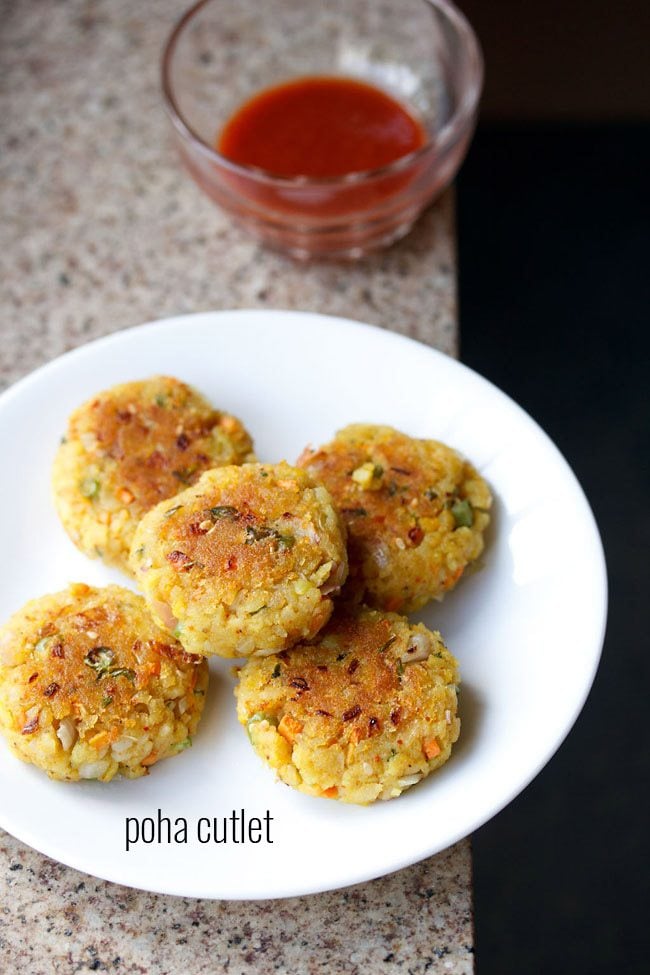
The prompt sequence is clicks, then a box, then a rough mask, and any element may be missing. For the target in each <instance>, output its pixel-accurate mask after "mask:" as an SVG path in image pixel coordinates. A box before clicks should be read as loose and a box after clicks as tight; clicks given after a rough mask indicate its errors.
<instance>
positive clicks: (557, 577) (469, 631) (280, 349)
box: [0, 311, 607, 899]
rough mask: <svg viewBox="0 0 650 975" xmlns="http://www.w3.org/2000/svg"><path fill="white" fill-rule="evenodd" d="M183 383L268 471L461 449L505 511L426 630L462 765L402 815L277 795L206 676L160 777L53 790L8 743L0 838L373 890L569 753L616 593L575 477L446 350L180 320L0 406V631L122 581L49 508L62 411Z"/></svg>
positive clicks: (239, 321)
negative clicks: (385, 433) (197, 717)
mask: <svg viewBox="0 0 650 975" xmlns="http://www.w3.org/2000/svg"><path fill="white" fill-rule="evenodd" d="M157 372H163V373H171V374H172V375H175V376H178V377H179V378H181V379H183V380H186V381H187V382H190V383H192V384H193V385H195V386H197V387H198V388H199V389H200V390H201V391H202V392H203V393H205V394H206V395H207V396H208V397H209V398H210V399H211V400H212V401H213V402H214V403H215V405H217V406H223V407H224V408H226V409H228V410H230V411H232V412H233V413H235V414H237V415H238V416H240V417H241V418H242V419H243V420H244V422H245V423H246V425H247V426H248V428H249V429H250V430H251V432H252V434H253V436H254V438H255V445H256V449H257V451H258V454H259V456H260V458H261V459H262V460H267V461H275V460H280V459H281V458H286V459H288V460H290V461H292V460H294V459H295V458H296V456H297V454H298V453H299V451H300V450H301V449H302V448H303V447H304V446H305V444H306V443H312V444H318V443H321V442H324V441H326V440H328V439H330V437H331V436H332V434H333V433H334V431H335V430H337V429H338V428H339V427H341V426H344V425H346V424H347V423H350V422H353V421H364V420H365V421H369V422H373V423H388V424H391V425H393V426H395V427H398V428H401V429H402V430H405V431H407V432H408V433H410V434H413V435H414V436H419V437H433V438H437V439H440V440H444V441H446V442H448V443H450V444H451V445H453V446H455V447H457V448H458V449H459V450H460V451H462V452H463V453H465V454H466V455H467V456H468V457H469V458H470V459H471V460H473V462H474V463H475V464H476V466H477V467H478V468H479V470H480V471H481V472H482V473H483V474H484V475H485V477H486V478H487V479H488V480H489V482H490V484H491V485H492V488H493V490H494V494H495V497H496V507H495V513H494V524H493V527H492V529H491V531H490V536H489V540H488V547H487V550H486V554H485V558H484V562H485V568H484V569H483V571H480V572H477V573H475V574H473V575H471V576H470V577H469V578H467V579H465V580H463V582H462V584H461V585H460V586H459V587H458V589H457V590H456V591H455V592H453V593H451V594H450V595H449V596H448V597H447V599H446V600H445V602H444V603H443V604H442V605H439V604H434V605H433V607H432V608H430V609H427V610H426V611H424V612H423V613H422V614H421V618H422V619H423V620H424V621H425V622H426V623H427V624H428V625H430V626H435V627H436V628H439V629H440V630H441V631H442V633H443V635H444V636H445V638H446V641H447V643H448V645H449V646H450V648H451V649H452V651H453V652H454V653H455V654H456V655H457V657H458V658H459V660H460V666H461V674H462V678H463V684H462V692H461V697H460V708H461V712H460V713H461V718H462V731H461V738H460V741H459V742H458V744H457V746H456V748H455V750H454V752H453V754H452V758H451V760H450V761H449V763H448V764H447V765H446V766H444V767H443V768H442V769H441V770H440V771H439V772H436V773H435V774H434V775H432V776H430V777H429V778H428V779H426V780H425V781H424V782H423V783H421V784H420V785H418V786H416V787H414V788H413V789H411V790H409V791H408V792H407V793H405V794H404V795H403V796H402V797H401V798H399V799H397V800H394V801H392V802H379V803H376V804H375V805H374V806H370V807H367V808H360V807H355V806H345V805H343V804H341V803H337V802H333V801H328V800H323V799H313V798H310V797H308V796H304V795H301V794H300V793H298V792H295V791H294V790H292V789H289V788H287V787H286V786H284V785H282V784H279V783H277V782H276V781H275V780H274V776H273V774H272V773H271V772H270V771H269V770H268V769H267V768H266V767H265V766H263V765H262V763H261V762H260V760H259V759H258V758H257V757H256V755H255V754H254V753H253V751H252V749H251V748H250V745H249V743H248V741H247V737H246V733H245V731H244V730H243V729H242V728H241V727H240V725H239V724H238V723H237V720H236V717H235V707H234V701H233V696H232V686H233V680H232V678H231V677H230V674H229V666H228V664H227V662H225V661H213V662H212V664H211V668H212V684H211V690H210V694H209V697H208V703H207V706H206V712H205V714H204V717H203V720H202V723H201V726H200V728H199V732H198V735H197V737H196V739H195V743H194V746H193V747H192V748H191V749H190V750H188V751H187V752H184V753H183V754H182V755H180V756H178V757H176V758H173V759H170V760H168V761H165V762H162V763H160V764H159V765H157V766H156V767H155V768H154V769H153V771H152V774H151V775H150V776H148V777H147V778H144V779H138V780H136V781H125V780H114V781H113V782H111V783H109V784H102V783H95V782H84V783H78V784H66V783H57V782H53V781H51V780H49V779H48V778H47V777H46V776H45V775H44V774H43V773H42V772H40V771H38V770H37V769H36V768H33V767H31V766H29V765H24V764H23V763H22V762H20V761H18V760H16V759H15V758H13V757H12V755H11V754H10V752H9V750H8V748H7V746H6V744H5V743H4V740H2V741H1V742H0V781H1V782H2V792H1V798H0V825H1V826H2V827H3V828H4V829H6V830H8V831H9V832H10V833H13V835H14V836H16V837H18V838H19V839H21V840H23V841H24V842H26V843H28V844H29V845H30V846H33V847H35V848H36V849H37V850H41V851H42V852H43V853H46V854H47V855H48V856H50V857H53V858H54V859H56V860H60V861H62V862H63V863H66V864H69V865H71V866H73V867H76V868H77V869H79V870H84V871H86V872H87V873H90V874H94V875H96V876H98V877H102V878H105V879H107V880H113V881H117V882H119V883H122V884H127V885H130V886H133V887H140V888H144V889H146V890H153V891H159V892H162V893H170V894H183V895H187V896H196V897H214V898H232V899H238V898H267V897H284V896H289V895H295V894H305V893H310V892H314V891H323V890H328V889H332V888H336V887H341V886H345V885H347V884H352V883H355V882H357V881H362V880H367V879H370V878H372V877H377V876H380V875H382V874H385V873H389V872H390V871H393V870H397V869H398V868H400V867H404V866H406V865H408V864H411V863H414V862H415V861H417V860H420V859H422V858H423V857H426V856H428V855H430V854H433V853H437V852H438V851H439V850H442V849H444V848H445V847H447V846H449V845H450V844H452V843H454V842H455V841H456V840H459V839H461V838H462V837H464V836H467V835H468V834H469V833H471V832H472V831H473V830H475V829H476V828H477V827H478V826H481V825H482V824H483V823H485V822H486V820H488V819H489V818H490V817H491V816H493V815H494V814H495V813H497V812H498V811H499V810H500V809H502V808H503V806H505V805H506V803H508V802H509V801H510V800H511V799H513V798H514V796H516V795H517V793H519V792H520V791H521V790H522V789H523V788H524V787H525V786H526V785H527V784H528V783H529V782H530V780H531V779H532V778H533V777H534V776H535V775H536V774H537V772H539V770H540V769H541V768H542V766H543V765H544V764H545V763H546V762H547V761H548V760H549V758H550V757H551V755H552V754H553V752H554V751H555V750H556V749H557V748H558V746H559V745H560V743H561V742H562V740H563V739H564V737H565V735H566V734H567V732H568V731H569V729H570V728H571V725H572V724H573V722H574V721H575V719H576V717H577V715H578V713H579V711H580V709H581V708H582V705H583V703H584V701H585V698H586V696H587V693H588V691H589V688H590V686H591V682H592V680H593V677H594V673H595V670H596V667H597V664H598V659H599V655H600V649H601V644H602V639H603V632H604V625H605V615H606V604H607V595H606V576H605V566H604V559H603V553H602V548H601V544H600V539H599V536H598V531H597V528H596V525H595V523H594V519H593V516H592V514H591V511H590V509H589V506H588V504H587V502H586V500H585V497H584V495H583V493H582V491H581V489H580V486H579V485H578V483H577V481H576V479H575V477H574V475H573V474H572V472H571V470H570V469H569V467H568V465H567V464H566V462H565V461H564V459H563V458H562V456H561V455H560V453H559V452H558V450H557V449H556V448H555V447H554V445H553V444H552V443H551V442H550V440H549V439H548V438H547V437H546V435H545V434H544V433H543V432H542V431H541V430H540V428H539V427H538V426H537V425H536V424H535V423H534V422H533V421H532V420H531V419H530V417H528V416H527V415H526V414H525V413H524V412H523V411H522V410H521V409H520V408H519V407H518V406H516V405H515V404H514V403H513V402H512V401H511V400H510V399H508V397H507V396H505V395H504V394H503V393H501V392H500V391H499V390H498V389H496V388H495V387H494V386H492V385H491V384H490V383H488V382H487V381H486V380H485V379H482V378H481V377H480V376H478V375H476V374H475V373H473V372H471V371H470V370H469V369H467V368H465V367H464V366H462V365H460V364H459V363H457V362H455V361H454V360H453V359H450V358H448V357H446V356H444V355H442V354H440V353H438V352H435V351H433V350H431V349H429V348H426V347H424V346H422V345H420V344H418V343H416V342H412V341H410V340H408V339H405V338H402V337H401V336H398V335H395V334H393V333H390V332H385V331H381V330H379V329H376V328H371V327H369V326H366V325H360V324H358V323H356V322H351V321H345V320H343V319H337V318H328V317H324V316H319V315H311V314H302V313H298V312H280V311H266V312H263V311H237V312H218V313H216V312H215V313H206V314H199V315H188V316H183V317H180V318H173V319H168V320H167V321H162V322H157V323H154V324H151V325H145V326H143V327H140V328H135V329H130V330H128V331H124V332H119V333H117V334H115V335H112V336H110V337H108V338H105V339H102V340H100V341H98V342H93V343H91V344H89V345H86V346H84V347H83V348H80V349H77V350H75V351H73V352H71V353H68V354H67V355H65V356H63V357H62V358H60V359H57V360H56V361H54V362H51V363H49V364H48V365H46V366H45V367H43V368H42V369H39V370H38V371H37V372H34V373H33V374H32V375H30V376H28V377H27V378H26V379H23V380H22V381H21V382H19V383H17V384H16V385H15V386H13V387H12V388H11V389H9V390H8V391H7V392H6V393H5V394H4V395H3V396H2V397H0V457H2V459H3V473H2V479H1V487H0V491H1V492H2V494H1V497H2V505H1V507H0V512H1V515H0V519H1V521H0V524H1V526H2V531H1V537H2V559H0V618H1V619H3V620H4V619H6V618H7V617H8V616H9V615H10V613H12V612H13V611H15V610H16V609H18V608H19V607H20V606H21V605H22V604H23V603H24V602H25V601H26V600H27V599H30V598H32V597H34V596H38V595H41V594H44V593H48V592H53V591H55V590H57V589H61V588H62V587H63V586H65V585H66V584H67V583H68V582H69V581H71V580H79V581H85V582H88V583H91V584H99V585H101V584H105V583H107V582H122V583H124V582H125V580H124V579H123V578H122V577H121V576H119V575H118V573H117V572H112V571H109V570H108V569H106V568H105V567H104V566H103V565H102V564H101V563H99V562H91V561H89V560H87V559H86V558H84V556H83V555H81V554H80V553H79V552H77V551H76V549H75V548H74V547H73V546H72V544H71V542H69V541H68V539H67V537H66V536H65V534H64V532H63V529H62V528H61V527H60V525H59V523H58V521H57V518H56V515H55V513H54V509H53V506H52V501H51V497H50V487H49V473H50V465H51V462H52V457H53V455H54V452H55V450H56V448H57V444H58V441H59V437H60V435H61V433H62V431H63V429H64V427H65V424H66V418H67V416H68V414H69V413H70V411H71V410H72V409H73V408H74V407H75V406H77V405H78V404H79V403H81V402H82V401H83V400H85V399H86V398H87V397H90V396H91V395H92V394H93V393H95V392H97V391H98V390H100V389H104V388H106V387H107V386H110V385H111V384H113V383H116V382H123V381H126V380H129V379H137V378H143V377H145V376H149V375H151V374H153V373H157ZM159 809H160V810H161V811H162V814H163V815H165V816H168V817H170V819H171V820H172V822H173V821H174V820H175V819H176V818H179V817H184V818H185V819H186V820H187V822H188V834H189V835H188V842H187V844H185V845H173V844H172V845H168V844H167V843H161V844H160V845H159V844H157V843H155V842H154V843H153V844H151V845H142V844H140V845H136V846H134V847H132V848H131V850H130V851H129V852H128V853H127V852H126V851H125V821H126V818H127V817H137V818H139V819H143V818H144V817H154V818H155V817H156V816H157V810H159ZM242 809H243V810H245V813H246V815H247V816H248V817H253V816H256V817H260V818H262V817H264V816H265V814H266V812H267V811H268V812H269V813H270V815H271V816H272V821H271V839H272V840H273V842H272V843H267V842H264V841H263V842H260V843H259V844H257V845H252V844H249V843H244V844H242V843H238V844H235V843H232V842H229V843H228V844H226V845H217V844H214V843H208V844H203V845H202V844H201V843H199V842H198V839H197V838H196V836H195V833H194V831H195V829H196V824H197V820H198V819H199V818H200V817H207V818H208V819H211V818H212V817H214V816H217V817H223V816H224V815H225V816H231V815H232V813H233V810H237V811H239V810H242Z"/></svg>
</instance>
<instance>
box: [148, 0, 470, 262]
mask: <svg viewBox="0 0 650 975" xmlns="http://www.w3.org/2000/svg"><path fill="white" fill-rule="evenodd" d="M308 75H309V76H313V75H326V76H332V75H336V76H342V77H351V78H358V79H360V80H362V81H366V82H368V83H370V84H374V85H376V86H378V87H380V88H382V89H384V90H385V91H387V92H388V93H389V94H391V95H393V96H394V97H395V98H397V99H398V100H399V101H400V102H402V103H403V104H405V105H406V106H407V107H410V108H411V109H412V111H413V112H414V114H416V115H417V116H418V117H419V119H420V121H421V122H422V123H423V125H424V127H425V130H426V132H427V142H426V143H425V145H423V146H422V147H420V148H419V149H417V150H416V151H415V152H412V153H411V154H410V155H408V156H403V157H402V158H400V159H398V160H396V161H395V162H394V163H391V164H390V165H387V166H384V167H382V168H381V169H375V170H370V171H367V172H353V173H349V174H347V175H345V176H340V177H334V178H318V179H312V178H307V177H295V178H287V177H282V176H278V175H275V174H273V173H269V172H265V171H263V170H260V169H257V168H255V167H252V166H245V165H239V164H237V163H233V162H231V161H230V160H228V159H226V158H225V157H224V156H222V155H221V154H220V153H219V152H217V150H216V149H215V144H216V141H217V137H218V134H219V132H220V131H221V129H222V127H223V125H224V124H225V122H226V121H227V120H228V119H229V118H230V116H231V115H232V114H233V113H234V112H235V111H236V110H237V109H238V108H239V107H240V106H241V104H242V103H243V102H245V101H247V100H248V99H250V98H251V97H252V96H253V95H255V94H256V93H257V92H259V91H260V90H261V89H263V88H267V87H270V86H271V85H276V84H279V83H281V82H283V81H287V80H289V79H291V78H296V77H302V76H308ZM482 78H483V63H482V58H481V52H480V49H479V46H478V43H477V40H476V37H475V35H474V32H473V31H472V28H471V27H470V25H469V24H468V23H467V21H466V19H465V18H464V17H463V15H462V14H461V13H460V12H459V11H458V10H457V9H456V8H455V7H454V6H453V5H452V4H451V3H449V2H447V0H328V2H327V4H325V3H323V0H262V2H260V0H201V2H200V3H197V4H196V5H195V6H194V7H192V8H191V9H190V10H188V12H187V13H186V14H185V15H184V16H183V17H182V18H181V20H180V21H179V23H178V24H177V26H176V27H175V29H174V30H173V32H172V34H171V36H170V38H169V41H168V42H167V45H166V47H165V51H164V55H163V62H162V87H163V93H164V98H165V103H166V107H167V111H168V114H169V117H170V118H171V121H172V124H173V130H174V134H175V138H176V142H177V145H178V148H179V150H180V153H181V156H182V159H183V161H184V163H185V165H186V166H187V168H188V170H189V172H190V173H191V175H192V176H193V178H194V179H195V180H196V182H197V183H198V185H199V186H200V187H201V188H202V189H203V190H204V191H205V192H206V193H207V195H208V196H209V197H210V198H211V199H212V200H214V202H215V203H217V204H219V206H221V207H223V209H224V210H227V211H228V212H229V213H230V214H232V216H233V217H234V218H235V219H236V220H237V221H238V222H239V223H240V224H242V226H244V227H246V228H247V229H248V230H249V231H251V232H252V233H253V234H254V235H255V236H256V237H257V238H258V239H259V240H261V241H263V242H264V243H265V244H268V245H270V246H272V247H276V248H280V249H282V250H286V251H289V252H290V253H291V254H293V255H294V256H295V257H299V258H309V257H317V256H334V257H347V258H357V257H361V256H362V255H363V254H365V253H366V252H368V251H369V250H372V249H374V248H377V247H383V246H385V245H387V244H390V243H391V242H392V241H394V240H397V239H398V238H400V237H402V236H404V234H406V233H407V232H408V231H409V230H410V228H411V227H412V225H413V223H414V221H415V220H416V219H417V217H418V215H419V214H420V213H421V212H422V210H423V209H424V208H425V207H426V206H427V205H428V204H429V203H430V202H431V201H432V200H433V199H434V198H435V197H436V196H438V195H439V194H440V193H441V191H442V190H443V189H444V188H445V187H446V186H447V185H448V184H449V183H450V182H451V180H452V179H453V177H454V175H455V173H456V170H457V169H458V167H459V165H460V163H461V162H462V160H463V157H464V155H465V152H466V151H467V146H468V143H469V140H470V137H471V135H472V131H473V128H474V123H475V116H476V109H477V104H478V100H479V96H480V93H481V85H482Z"/></svg>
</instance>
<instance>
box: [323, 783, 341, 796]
mask: <svg viewBox="0 0 650 975" xmlns="http://www.w3.org/2000/svg"><path fill="white" fill-rule="evenodd" d="M338 794H339V790H338V789H337V788H336V786H335V785H331V786H330V787H329V789H323V791H322V792H321V795H322V796H325V798H326V799H336V797H337V796H338Z"/></svg>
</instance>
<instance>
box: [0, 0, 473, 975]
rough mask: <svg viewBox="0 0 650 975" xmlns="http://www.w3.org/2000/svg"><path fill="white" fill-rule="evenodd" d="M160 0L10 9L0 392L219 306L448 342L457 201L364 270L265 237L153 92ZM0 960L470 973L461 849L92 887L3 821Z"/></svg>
mask: <svg viewBox="0 0 650 975" xmlns="http://www.w3.org/2000/svg"><path fill="white" fill-rule="evenodd" d="M181 7H182V5H180V6H179V4H178V3H174V2H172V0H158V2H157V3H154V2H153V0H142V2H141V3H139V4H137V5H134V4H132V3H130V2H127V0H103V2H102V0H86V2H84V0H67V2H66V3H60V2H57V0H41V2H39V3H31V4H7V5H6V6H5V10H4V12H3V30H2V36H1V39H0V45H1V48H2V50H1V53H0V63H1V64H2V66H3V67H2V70H3V74H4V80H5V84H4V86H3V92H4V93H3V95H2V96H1V100H0V111H1V113H2V118H3V126H2V133H1V135H0V140H1V142H0V145H1V147H2V153H1V155H0V188H1V189H0V196H1V203H2V213H3V220H2V222H1V223H0V239H1V243H2V246H1V247H0V278H1V280H2V290H1V292H0V309H1V312H2V314H1V315H0V338H1V341H0V385H1V386H2V387H5V386H7V385H9V384H10V383H12V382H14V381H15V380H17V379H18V378H19V377H20V376H22V375H24V374H26V373H27V372H30V371H31V370H32V369H34V368H36V367H37V366H39V365H41V364H42V363H44V362H46V361H48V360H49V359H51V358H53V357H54V356H57V355H59V354H60V353H62V352H64V351H66V350H67V349H70V348H73V347H74V346H77V345H80V344H82V343H84V342H87V341H89V340H91V339H94V338H96V337H98V336H100V335H104V334H107V333H109V332H113V331H116V330H118V329H121V328H123V327H126V326H129V325H135V324H138V323H140V322H144V321H149V320H152V319H156V318H162V317H165V316H167V315H174V314H180V313H185V312H191V311H200V310H205V309H217V308H239V307H248V308H252V307H260V308H299V309H304V310H312V311H319V312H325V313H331V314H339V315H344V316H348V317H353V318H358V319H360V320H363V321H368V322H372V323H374V324H377V325H380V326H382V327H384V328H390V329H395V330H396V331H400V332H403V333H405V334H407V335H411V336H413V337H415V338H418V339H420V340H422V341H425V342H429V343H430V344H432V345H435V346H436V347H437V348H439V349H442V350H443V351H445V352H448V353H451V354H453V353H455V351H456V342H457V329H456V306H455V300H456V299H455V254H454V235H453V200H452V198H451V196H450V195H449V194H448V195H447V196H446V197H444V198H443V199H442V200H441V201H440V202H439V203H438V204H437V205H436V206H435V207H434V208H432V209H430V210H429V211H428V212H427V213H426V214H425V216H424V217H423V218H422V219H421V220H420V222H419V223H418V225H417V226H416V228H415V230H414V231H413V232H412V233H411V235H410V236H409V237H407V238H406V239H405V240H404V241H402V242H401V243H400V244H398V245H396V246H395V247H393V248H392V249H390V250H388V251H386V252H384V253H380V254H377V255H376V256H373V257H370V258H368V259H366V260H364V261H362V262H360V263H358V264H356V265H349V266H346V265H337V264H330V265H323V264H321V265H317V264H314V265H306V266H300V265H298V264H295V263H292V262H291V261H290V260H288V259H286V258H284V257H282V256H280V255H277V254H272V253H269V252H268V251H264V250H262V249H260V248H259V247H258V246H257V244H256V243H255V242H253V241H252V240H250V239H249V238H248V237H246V236H244V234H243V233H242V232H240V231H239V230H238V229H236V228H234V227H233V226H232V225H231V224H230V223H229V221H228V219H227V218H226V217H225V216H224V215H222V214H221V213H220V212H219V211H218V210H217V209H215V208H214V207H213V205H212V204H211V203H210V202H209V201H207V200H206V199H205V198H204V197H202V196H201V194H200V192H199V191H198V189H196V187H195V186H194V185H193V184H192V182H191V181H190V180H189V179H188V178H187V177H186V176H185V174H184V173H183V172H182V171H181V170H180V169H179V167H178V165H177V161H176V158H175V156H174V153H173V150H172V147H171V142H170V140H169V133H168V131H167V123H166V119H165V117H164V115H163V111H162V108H161V103H160V97H159V92H158V58H159V53H160V50H161V47H162V43H163V40H164V38H165V36H166V34H167V33H168V31H169V29H170V27H171V25H172V23H173V21H174V20H175V18H176V17H177V16H178V14H179V13H180V12H181ZM0 891H1V892H2V897H1V900H0V970H1V971H14V970H19V971H21V972H22V973H24V975H41V973H42V975H49V973H52V972H55V973H62V975H67V973H78V972H86V971H105V972H113V973H115V975H127V973H139V972H143V973H144V972H146V973H149V972H151V973H155V975H164V973H181V972H182V973H184V975H200V973H213V972H217V971H219V972H221V971H224V972H225V971H228V972H229V973H232V975H237V973H240V972H241V973H257V972H260V973H262V972H263V973H266V972H269V971H276V972H280V973H285V972H286V973H291V975H310V973H317V972H327V973H331V975H337V973H346V975H354V973H357V972H358V973H361V972H366V971H371V972H381V973H386V975H392V973H398V972H400V973H405V975H406V973H410V975H420V973H424V972H451V973H458V975H460V973H471V972H472V971H473V961H472V959H473V944H472V938H473V933H472V914H471V858H470V848H469V841H464V842H462V843H459V844H457V845H456V846H454V847H452V848H451V849H449V850H447V851H445V852H444V853H441V854H439V855H438V856H436V857H433V858H431V859H428V860H426V861H424V862H422V863H420V864H418V865H416V866H413V867H410V868H408V869H406V870H402V871H400V872H398V873H396V874H392V875H390V876H388V877H385V878H383V879H381V880H377V881H373V882H370V883H367V884H361V885H359V886H356V887H351V888H348V889H346V890H343V891H338V892H332V893H326V894H320V895H313V896H310V897H305V898H294V899H289V900H283V901H274V902H213V901H196V900H190V899H184V898H175V897H170V896H162V895H156V894H151V893H145V892H141V891H136V890H130V889H127V888H124V887H120V886H118V885H115V884H111V883H106V882H104V881H98V880H95V879H92V878H89V877H87V876H85V875H83V874H80V873H78V872H76V871H75V870H72V869H70V868H68V867H65V866H62V865H61V864H58V863H55V862H53V861H52V860H49V859H48V858H46V857H44V856H42V855H41V854H39V853H36V852H34V851H33V850H30V849H29V848H27V847H26V846H24V845H23V844H22V843H19V842H18V841H17V840H15V839H13V838H12V837H10V836H9V835H7V834H6V833H3V832H1V831H0Z"/></svg>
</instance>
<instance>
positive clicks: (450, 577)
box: [443, 565, 465, 589]
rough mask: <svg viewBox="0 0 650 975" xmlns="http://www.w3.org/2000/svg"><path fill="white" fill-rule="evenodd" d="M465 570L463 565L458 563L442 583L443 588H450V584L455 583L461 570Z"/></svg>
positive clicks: (460, 574) (461, 572)
mask: <svg viewBox="0 0 650 975" xmlns="http://www.w3.org/2000/svg"><path fill="white" fill-rule="evenodd" d="M464 571H465V566H464V565H459V566H458V568H457V569H456V570H455V571H454V572H450V573H449V575H448V576H447V578H446V579H445V581H444V583H443V587H444V588H445V589H451V587H452V586H454V585H456V583H457V582H458V580H459V579H460V577H461V576H462V574H463V572H464Z"/></svg>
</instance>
